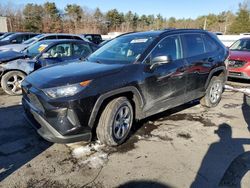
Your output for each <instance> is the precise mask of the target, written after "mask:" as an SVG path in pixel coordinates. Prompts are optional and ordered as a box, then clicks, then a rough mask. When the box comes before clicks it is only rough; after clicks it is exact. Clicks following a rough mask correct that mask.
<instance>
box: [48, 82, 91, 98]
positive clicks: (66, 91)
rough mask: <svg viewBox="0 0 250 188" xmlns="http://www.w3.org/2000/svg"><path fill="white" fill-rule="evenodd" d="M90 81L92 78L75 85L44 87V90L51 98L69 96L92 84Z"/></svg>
mask: <svg viewBox="0 0 250 188" xmlns="http://www.w3.org/2000/svg"><path fill="white" fill-rule="evenodd" d="M90 82H91V80H87V81H84V82H81V83H77V84H73V85H66V86H60V87H53V88H48V89H43V92H44V93H45V94H46V95H48V96H49V97H51V98H60V97H69V96H73V95H75V94H77V93H78V92H80V91H82V90H83V89H84V88H85V87H87V86H88V85H89V84H90Z"/></svg>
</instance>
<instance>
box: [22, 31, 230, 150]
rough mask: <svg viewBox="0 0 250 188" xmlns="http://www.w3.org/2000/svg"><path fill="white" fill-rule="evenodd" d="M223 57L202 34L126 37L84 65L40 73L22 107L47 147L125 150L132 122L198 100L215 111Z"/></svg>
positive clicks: (29, 83)
mask: <svg viewBox="0 0 250 188" xmlns="http://www.w3.org/2000/svg"><path fill="white" fill-rule="evenodd" d="M227 57H228V49H227V48H225V47H224V45H223V44H222V43H221V42H220V41H219V40H218V39H217V38H216V37H215V36H214V35H213V34H211V33H208V32H206V31H203V30H186V29H171V30H161V31H150V32H138V33H130V34H126V35H123V36H120V37H117V38H115V39H113V40H112V41H110V42H109V43H107V44H106V45H104V46H102V47H101V48H99V49H98V50H97V51H95V52H94V53H93V54H92V55H90V56H89V57H88V59H87V60H88V61H87V62H85V63H66V64H63V65H57V66H50V67H48V68H46V69H40V70H38V71H36V72H34V73H32V74H30V75H29V76H27V77H26V79H25V80H24V81H23V82H22V88H23V99H22V102H23V107H24V109H25V112H26V114H27V116H28V119H29V120H30V121H31V122H32V123H33V124H34V125H35V127H37V129H38V133H39V134H40V135H41V136H42V137H43V138H45V139H46V140H49V141H52V142H61V143H68V142H76V141H80V140H90V139H91V138H92V137H93V135H95V134H96V135H97V138H98V139H99V140H100V142H101V143H103V144H106V145H110V146H115V145H119V144H122V143H123V142H124V141H125V140H126V139H127V138H128V135H129V132H130V129H131V127H132V123H133V122H134V120H140V119H143V118H145V117H148V116H151V115H153V114H156V113H159V112H162V111H164V110H167V109H169V108H173V107H175V106H178V105H181V104H184V103H186V102H188V101H191V100H194V99H200V98H201V104H202V105H204V106H206V107H214V106H216V105H217V104H218V103H219V101H220V99H221V95H222V91H223V87H224V83H225V81H226V75H227V72H226V67H225V63H224V61H225V59H226V58H227Z"/></svg>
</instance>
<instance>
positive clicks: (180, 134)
mask: <svg viewBox="0 0 250 188" xmlns="http://www.w3.org/2000/svg"><path fill="white" fill-rule="evenodd" d="M177 137H181V138H185V139H187V140H188V139H190V138H192V136H191V135H190V134H189V133H184V132H181V133H178V134H177Z"/></svg>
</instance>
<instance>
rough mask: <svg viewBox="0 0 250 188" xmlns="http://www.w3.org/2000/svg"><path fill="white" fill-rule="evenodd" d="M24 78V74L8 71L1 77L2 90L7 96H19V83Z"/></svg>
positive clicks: (20, 91) (20, 90) (20, 92)
mask: <svg viewBox="0 0 250 188" xmlns="http://www.w3.org/2000/svg"><path fill="white" fill-rule="evenodd" d="M24 78H25V74H24V73H22V72H20V71H9V72H7V73H6V74H4V75H3V76H2V79H1V86H2V89H3V90H4V92H5V93H7V94H9V95H21V94H22V89H21V82H22V81H23V80H24Z"/></svg>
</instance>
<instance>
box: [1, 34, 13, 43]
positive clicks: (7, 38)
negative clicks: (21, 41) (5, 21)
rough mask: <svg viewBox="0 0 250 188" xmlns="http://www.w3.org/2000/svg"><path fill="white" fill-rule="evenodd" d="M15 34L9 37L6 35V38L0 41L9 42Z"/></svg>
mask: <svg viewBox="0 0 250 188" xmlns="http://www.w3.org/2000/svg"><path fill="white" fill-rule="evenodd" d="M14 35H15V34H11V35H8V36H7V37H4V38H3V39H2V40H1V41H7V40H10V39H11V38H12V36H14Z"/></svg>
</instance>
